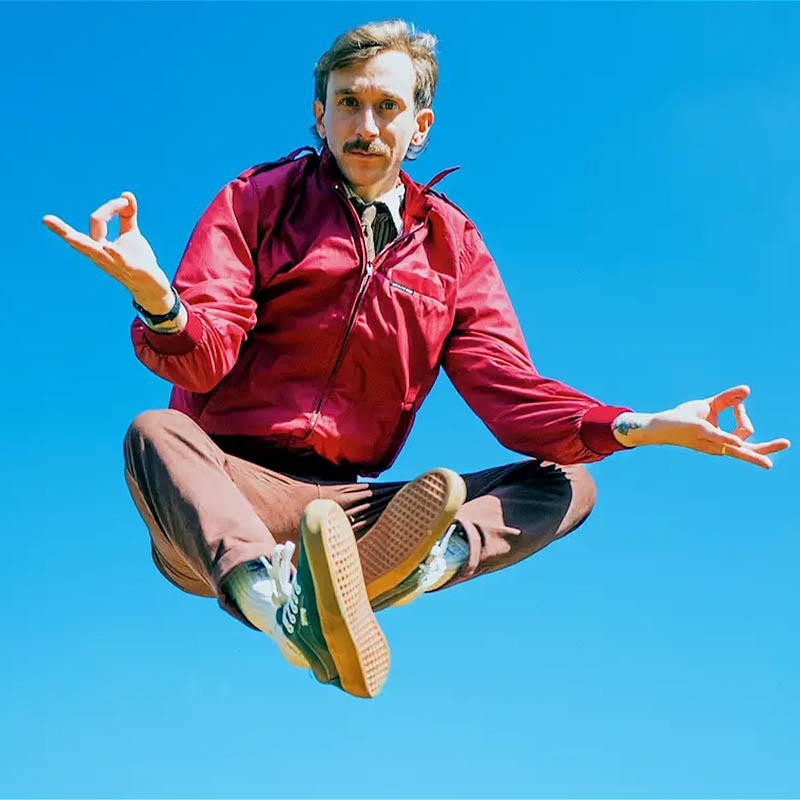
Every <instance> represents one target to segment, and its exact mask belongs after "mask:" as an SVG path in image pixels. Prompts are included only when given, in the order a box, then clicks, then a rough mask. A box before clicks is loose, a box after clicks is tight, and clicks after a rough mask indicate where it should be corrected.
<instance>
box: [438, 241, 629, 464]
mask: <svg viewBox="0 0 800 800" xmlns="http://www.w3.org/2000/svg"><path fill="white" fill-rule="evenodd" d="M459 272H460V275H459V289H458V306H457V308H456V315H455V321H454V325H453V330H452V332H451V334H450V337H449V339H448V342H447V347H446V351H445V357H444V368H445V371H446V372H447V375H448V376H449V378H450V380H451V381H452V382H453V385H454V386H455V388H456V389H457V391H458V393H459V394H460V395H461V396H462V397H463V398H464V400H465V401H466V402H467V404H468V405H469V407H470V408H471V409H472V410H473V411H474V412H475V413H476V414H477V415H478V416H479V417H480V418H481V419H482V420H483V422H484V423H485V424H486V426H487V427H488V428H489V430H490V431H491V432H492V433H493V434H494V435H495V436H496V437H497V439H498V441H499V442H500V443H501V444H502V445H504V446H505V447H508V448H509V449H511V450H516V451H517V452H519V453H522V454H523V455H527V456H531V457H533V458H541V459H544V460H545V461H554V462H556V463H558V464H579V463H584V462H589V461H599V460H600V459H601V458H603V457H604V456H607V455H610V454H611V453H613V452H615V451H616V450H624V449H626V448H625V446H624V445H622V444H620V443H619V442H618V441H617V440H616V439H615V438H614V434H613V432H612V430H611V424H612V422H613V421H614V419H615V418H616V417H617V415H618V414H621V413H622V412H623V411H630V409H629V408H625V407H622V406H606V405H603V404H601V403H600V402H598V401H597V400H594V399H593V398H591V397H589V396H588V395H585V394H583V393H581V392H579V391H577V390H576V389H572V388H570V387H569V386H566V385H565V384H563V383H560V382H559V381H556V380H553V379H551V378H545V377H543V376H541V375H539V373H538V372H537V371H536V368H535V367H534V366H533V363H532V361H531V357H530V355H529V353H528V350H527V347H526V346H525V341H524V339H523V336H522V331H521V330H520V327H519V322H518V321H517V318H516V315H515V314H514V310H513V308H512V307H511V302H510V300H509V298H508V294H507V293H506V290H505V287H504V286H503V282H502V280H501V278H500V274H499V273H498V271H497V266H496V265H495V263H494V261H493V260H492V257H491V256H490V255H489V252H488V250H487V249H486V246H485V245H484V243H483V240H482V239H481V237H480V235H479V234H478V232H477V230H476V229H475V228H474V227H472V226H470V227H468V229H467V231H466V233H465V241H464V249H463V252H462V259H461V265H460V270H459Z"/></svg>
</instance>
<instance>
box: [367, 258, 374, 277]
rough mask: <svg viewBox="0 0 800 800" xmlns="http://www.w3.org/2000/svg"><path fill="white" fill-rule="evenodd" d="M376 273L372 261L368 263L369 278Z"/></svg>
mask: <svg viewBox="0 0 800 800" xmlns="http://www.w3.org/2000/svg"><path fill="white" fill-rule="evenodd" d="M374 271H375V268H374V267H373V266H372V262H371V261H367V277H368V278H369V277H371V276H372V273H373V272H374Z"/></svg>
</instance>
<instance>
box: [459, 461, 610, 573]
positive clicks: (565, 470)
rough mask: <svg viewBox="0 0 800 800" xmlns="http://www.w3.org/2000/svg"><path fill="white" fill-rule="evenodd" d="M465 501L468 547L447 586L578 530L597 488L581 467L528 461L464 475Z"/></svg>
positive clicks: (518, 558) (504, 564)
mask: <svg viewBox="0 0 800 800" xmlns="http://www.w3.org/2000/svg"><path fill="white" fill-rule="evenodd" d="M464 480H465V482H466V484H467V499H466V502H465V503H464V505H462V506H461V508H460V509H459V511H458V513H457V514H456V519H457V520H458V521H459V522H460V523H461V525H462V527H463V528H464V531H465V532H466V535H467V539H468V541H469V546H470V554H469V559H468V561H467V564H466V565H465V566H464V568H462V569H461V571H460V572H459V573H458V574H457V575H456V576H455V578H453V580H451V581H450V582H449V583H448V584H447V586H453V585H455V584H456V583H460V582H461V581H465V580H468V579H470V578H475V577H477V576H479V575H483V574H486V573H488V572H494V571H495V570H497V569H502V568H503V567H508V566H510V565H512V564H515V563H517V562H518V561H521V560H522V559H524V558H527V557H528V556H530V555H533V554H534V553H536V552H538V551H539V550H541V549H542V548H543V547H546V546H547V545H548V544H550V542H552V541H554V540H555V539H559V538H561V537H562V536H565V535H566V534H568V533H570V532H571V531H573V530H575V529H576V528H577V527H578V526H580V525H581V524H582V523H583V522H584V521H585V520H586V518H587V517H588V516H589V514H590V513H591V511H592V508H593V507H594V502H595V498H596V489H595V485H594V481H593V480H592V478H591V476H590V475H589V473H588V472H587V471H586V469H585V468H584V467H582V466H580V465H572V466H560V465H558V464H553V463H550V462H544V461H539V460H535V459H534V460H527V461H521V462H518V463H514V464H506V465H504V466H502V467H494V468H492V469H487V470H482V471H480V472H474V473H470V474H468V475H464Z"/></svg>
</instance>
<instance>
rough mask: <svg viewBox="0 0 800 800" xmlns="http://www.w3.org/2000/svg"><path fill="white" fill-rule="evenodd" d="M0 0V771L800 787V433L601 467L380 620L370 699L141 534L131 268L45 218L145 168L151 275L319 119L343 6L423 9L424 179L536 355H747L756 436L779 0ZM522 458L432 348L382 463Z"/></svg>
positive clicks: (790, 424) (792, 340) (785, 276)
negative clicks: (287, 658) (237, 613)
mask: <svg viewBox="0 0 800 800" xmlns="http://www.w3.org/2000/svg"><path fill="white" fill-rule="evenodd" d="M0 14H2V18H3V24H2V25H0V37H2V38H1V43H2V47H0V63H1V64H2V67H3V74H5V75H6V76H7V77H6V79H5V80H4V81H3V85H2V88H0V102H2V107H3V108H4V110H5V114H4V123H3V125H2V126H0V141H1V142H2V147H0V159H2V173H3V176H4V183H5V191H4V192H3V193H2V195H0V212H2V219H3V223H4V224H3V231H4V235H3V236H2V238H1V239H0V247H2V263H3V265H4V269H5V285H4V289H5V290H6V291H5V293H4V318H5V320H6V335H5V336H4V337H2V344H1V345H0V347H2V349H3V353H2V355H3V359H4V363H6V364H7V368H6V370H5V371H4V373H3V381H4V383H3V391H2V395H0V403H2V407H1V408H0V413H2V418H3V419H4V420H5V430H4V437H3V438H4V448H3V452H4V454H5V457H4V459H3V462H2V464H3V467H2V469H3V476H2V478H3V480H2V482H3V485H4V487H5V488H6V490H7V492H6V494H5V497H6V500H5V501H4V502H3V507H4V516H5V520H4V524H3V528H4V532H5V537H4V538H5V542H4V561H5V568H4V570H3V573H4V591H5V597H6V602H5V603H4V605H3V612H2V618H3V640H4V648H3V649H4V651H5V653H6V656H5V657H4V658H3V660H2V667H0V678H1V679H2V685H3V701H2V703H0V722H2V728H3V731H4V734H5V735H4V736H3V737H2V739H3V741H2V743H0V776H1V777H0V794H2V795H3V796H18V797H42V796H63V797H139V796H159V797H220V796H223V797H257V796H268V797H294V796H297V797H318V796H327V797H367V796H371V797H553V798H555V797H574V796H584V797H608V796H616V797H720V796H737V797H748V796H750V797H752V796H760V797H796V796H798V795H800V748H799V747H798V742H799V741H800V736H798V722H797V720H798V719H800V691H798V685H797V674H798V660H799V656H800V651H798V644H797V641H798V637H797V632H798V611H800V607H799V606H800V604H799V603H798V595H797V562H798V557H800V545H798V536H797V534H798V523H797V515H796V510H795V507H794V505H793V503H794V502H795V501H793V500H792V499H791V498H792V497H796V487H797V485H798V470H797V466H796V464H797V454H796V452H795V451H793V450H789V451H787V452H785V453H778V454H776V455H775V456H774V457H773V460H774V462H775V467H774V469H773V470H772V471H770V472H767V471H764V470H760V469H758V468H756V467H753V466H750V465H747V464H744V463H741V462H738V461H734V460H732V459H720V458H712V457H708V456H702V455H700V454H697V453H692V452H688V451H682V450H678V449H676V448H667V447H658V448H645V449H641V450H638V451H635V452H631V453H621V454H619V455H615V456H612V457H611V458H609V459H607V460H605V461H603V462H601V463H599V464H596V465H593V466H592V467H591V472H592V475H593V477H594V478H595V481H596V482H597V484H598V489H599V495H598V503H597V507H596V509H595V511H594V513H593V514H592V516H591V517H590V519H589V520H588V521H587V522H586V524H584V525H583V527H582V528H581V529H580V530H579V531H577V532H575V533H574V534H572V535H571V536H569V537H567V538H566V539H563V540H561V541H559V542H557V543H556V544H554V545H553V546H551V547H549V548H547V549H546V550H545V551H543V552H541V553H539V554H537V555H536V556H534V557H533V558H531V559H529V560H527V561H526V562H523V563H522V564H521V565H518V566H516V567H514V568H512V569H509V570H506V571H503V572H500V573H496V574H494V575H491V576H487V577H485V578H482V579H480V580H476V581H473V582H471V583H468V584H464V585H462V586H460V587H458V588H455V589H453V590H452V591H447V592H441V593H438V594H437V595H435V596H431V597H426V598H423V599H422V600H421V601H419V602H417V603H416V604H414V605H412V606H409V607H407V608H401V609H393V610H390V611H387V612H385V613H384V614H382V615H381V616H380V621H381V624H382V626H383V628H384V630H385V632H386V634H387V636H388V638H389V641H390V643H391V646H392V654H393V668H392V672H391V674H390V677H389V680H388V682H387V684H386V686H385V689H384V691H383V693H382V694H381V696H380V697H379V698H378V699H376V700H375V701H370V702H365V701H357V700H354V699H352V698H349V697H348V696H346V695H344V694H343V693H341V692H337V691H334V690H332V689H330V688H328V687H323V686H319V685H318V684H316V683H315V682H314V681H313V679H312V678H310V677H309V676H308V675H307V674H304V673H302V672H301V671H299V670H293V669H292V668H290V667H289V666H287V665H286V664H285V663H284V662H283V661H282V660H281V659H280V657H279V656H278V654H277V652H276V650H275V648H274V646H273V645H272V644H271V642H270V641H269V640H267V639H266V638H265V637H263V636H260V635H258V634H255V633H253V632H252V631H250V630H247V629H245V628H244V627H243V626H240V625H238V624H237V623H236V622H235V621H233V620H232V619H230V618H229V617H228V616H227V615H225V614H224V613H223V612H222V611H220V610H219V609H218V608H217V607H216V605H215V603H214V602H213V601H210V600H203V599H200V598H196V597H191V596H189V595H185V594H183V593H181V592H180V591H178V590H177V589H175V588H174V587H172V586H171V585H170V584H168V583H167V582H166V581H165V580H164V579H163V578H162V577H161V576H160V575H159V573H158V572H157V571H156V569H155V568H154V567H153V565H152V563H151V561H150V556H149V542H148V538H147V533H146V530H145V528H144V525H143V523H142V522H141V520H140V519H139V517H138V515H137V513H136V511H135V509H134V507H133V504H132V503H131V501H130V499H129V496H128V494H127V489H126V487H125V484H124V481H123V476H122V437H123V435H124V432H125V430H126V428H127V426H128V424H129V422H130V420H131V419H132V418H133V417H134V416H135V415H136V414H137V413H138V412H139V411H142V410H144V409H147V408H158V407H163V406H164V405H165V404H166V402H167V397H168V387H167V386H166V385H165V384H164V383H162V382H161V381H160V380H159V379H157V378H156V377H155V376H153V375H151V374H149V373H148V372H147V371H146V370H145V369H144V367H142V366H141V365H140V364H139V363H138V362H137V361H136V359H135V357H134V355H133V351H132V348H131V346H130V341H129V335H128V326H129V323H130V321H131V318H132V308H131V306H130V301H129V298H128V296H127V294H126V293H125V291H124V290H123V289H122V288H121V287H119V286H118V285H116V284H115V283H114V282H113V281H111V279H109V278H108V277H107V276H105V275H104V274H102V273H101V272H100V271H99V270H98V269H97V268H96V267H94V265H92V264H91V263H90V262H88V261H87V260H85V259H83V258H82V257H81V256H79V255H78V254H77V253H74V252H72V251H71V250H69V248H68V247H67V246H66V245H64V244H63V243H61V242H60V241H59V240H58V239H57V238H56V237H55V236H54V235H53V234H52V233H50V232H49V231H47V230H46V229H45V228H44V227H43V226H42V225H41V222H40V219H41V217H42V216H43V215H44V214H46V213H54V214H57V215H59V216H61V217H62V218H63V219H65V220H66V221H68V222H70V223H71V224H73V225H75V226H76V227H80V228H82V229H83V230H86V229H87V228H88V215H89V214H90V213H91V212H92V211H93V210H94V209H95V208H96V207H97V206H99V205H100V204H101V203H102V202H104V201H105V200H107V199H109V198H111V197H114V196H117V195H118V194H119V193H120V192H121V191H123V190H125V189H130V190H132V191H134V192H135V193H136V195H137V198H138V200H139V205H140V224H141V228H142V231H143V232H144V234H145V235H146V236H147V238H148V240H149V241H150V243H151V244H152V246H153V248H154V250H155V252H156V253H157V255H158V258H159V261H160V263H161V264H162V265H164V267H165V269H166V270H167V272H168V273H169V274H172V271H173V270H174V268H175V266H176V265H177V262H178V260H179V258H180V255H181V253H182V251H183V248H184V246H185V244H186V240H187V238H188V236H189V233H190V231H191V229H192V227H193V225H194V223H195V221H196V220H197V217H198V216H199V215H200V213H201V212H202V210H203V209H204V208H205V206H206V205H207V204H208V202H209V201H210V199H211V198H212V197H213V195H214V194H215V193H216V191H217V190H218V189H219V188H220V187H221V186H222V185H223V184H224V183H225V182H227V181H228V180H230V179H231V178H232V177H234V176H235V175H236V174H238V173H239V172H241V171H242V170H244V169H245V168H247V167H248V166H250V165H252V164H256V163H259V162H263V161H267V160H271V159H274V158H277V157H279V156H281V155H283V154H285V153H288V152H289V151H291V150H293V149H295V148H296V147H299V146H301V145H303V144H307V143H308V139H309V136H308V133H307V131H308V126H309V124H310V122H311V116H310V105H311V100H312V70H313V66H314V63H315V60H316V58H317V57H318V56H319V55H320V54H321V53H322V52H323V51H324V50H325V49H326V48H327V47H328V46H329V44H330V43H331V41H332V40H333V38H334V37H335V35H336V34H338V33H339V32H341V31H342V30H344V29H346V28H348V27H350V26H351V25H353V24H357V23H359V22H363V21H366V20H368V19H380V18H384V17H389V16H401V17H404V18H406V19H409V20H412V21H414V22H415V23H416V24H417V26H418V27H420V28H423V29H428V30H431V31H432V32H434V33H435V34H436V35H437V36H438V37H439V40H440V47H439V53H440V65H441V79H440V84H439V90H438V94H437V97H436V100H435V104H434V109H435V111H436V114H437V118H436V124H435V126H434V129H433V135H432V139H431V143H430V146H429V148H428V151H427V152H426V153H425V154H424V155H423V156H422V157H421V158H420V159H419V160H418V161H417V162H416V163H415V164H414V165H413V166H412V167H411V168H410V173H411V174H412V176H413V177H414V178H416V179H418V180H421V181H426V180H427V179H428V178H429V177H431V176H432V175H433V174H435V173H436V172H438V171H439V170H440V169H443V168H445V167H447V166H451V165H454V164H460V165H461V170H459V171H458V172H456V173H455V174H453V175H451V176H449V177H448V178H447V179H446V181H445V182H444V183H443V184H441V188H442V189H443V190H444V191H445V192H446V193H447V195H448V196H449V197H451V198H452V199H453V200H454V201H455V202H456V203H458V205H459V206H461V207H462V208H464V209H465V210H466V211H467V212H468V213H469V215H470V216H471V217H472V219H473V220H474V221H475V222H476V223H477V225H478V226H479V228H480V230H481V232H482V234H483V236H484V239H485V241H486V242H487V244H488V246H489V248H490V250H491V251H492V253H493V255H494V256H495V258H496V260H497V262H498V264H499V266H500V269H501V272H502V274H503V276H504V278H505V281H506V284H507V287H508V289H509V293H510V294H511V297H512V300H513V301H514V304H515V308H516V311H517V314H518V316H519V318H520V321H521V324H522V326H523V329H524V332H525V335H526V337H527V340H528V343H529V346H530V349H531V351H532V354H533V357H534V362H535V363H536V365H537V367H538V368H539V370H540V371H541V372H543V373H545V374H548V375H552V376H555V377H558V378H560V379H561V380H563V381H565V382H567V383H570V384H571V385H574V386H576V387H577V388H579V389H581V390H583V391H585V392H587V393H589V394H591V395H593V396H595V397H598V398H601V399H602V400H604V401H605V402H608V403H611V404H623V405H629V406H631V407H633V408H635V409H637V410H641V411H656V410H660V409H664V408H668V407H671V406H673V405H675V404H677V403H679V402H682V401H685V400H690V399H695V398H699V397H705V396H709V395H711V394H713V393H715V392H717V391H720V390H722V389H724V388H727V387H728V386H733V385H736V384H738V383H748V384H749V385H750V386H751V387H752V396H751V398H750V400H749V402H748V410H749V412H750V416H751V418H752V420H753V422H754V424H755V427H756V436H755V438H756V439H763V440H766V439H771V438H776V437H779V436H787V437H789V438H790V439H794V440H795V441H798V440H800V436H798V430H797V427H798V426H797V421H796V420H797V417H796V410H795V407H796V403H797V395H798V390H799V389H800V382H799V381H798V367H800V363H799V361H800V359H799V358H798V351H797V346H796V343H797V325H796V319H797V316H796V308H795V303H796V301H795V298H796V296H797V294H798V290H799V289H800V281H798V277H797V264H798V254H799V253H800V225H798V222H800V180H798V179H799V178H800V156H799V155H798V154H799V153H800V150H798V140H799V137H798V133H800V103H799V102H798V92H797V87H798V85H800V49H798V48H797V46H796V43H797V40H798V35H799V34H800V6H798V5H796V4H766V3H765V4H722V3H720V4H708V5H706V4H675V5H673V4H647V5H644V4H642V5H640V4H634V3H630V4H628V3H623V4H618V5H606V4H592V5H585V4H578V3H575V4H561V5H551V4H523V3H519V4H501V3H494V4H492V5H484V4H460V3H442V4H439V3H425V4H414V3H370V4H352V3H325V4H320V5H316V4H297V5H288V4H259V3H252V4H234V3H230V4H215V3H207V4H191V3H185V4H184V3H175V4H172V3H163V4H155V3H154V4H149V3H143V4H135V5H134V4H123V3H119V4H117V3H114V4H100V3H97V4H95V3H88V4H66V3H65V4H34V3H31V4H9V3H7V4H4V5H3V6H2V7H0ZM726 422H727V423H728V425H729V427H732V424H731V423H732V419H730V418H728V419H727V420H726ZM513 459H514V455H513V454H512V453H510V452H508V451H506V450H504V449H503V448H501V447H500V446H499V445H498V444H497V443H496V442H495V441H494V440H493V439H492V437H491V435H490V434H489V433H488V432H487V431H486V429H485V428H484V427H483V425H482V423H481V422H480V421H479V420H478V419H476V418H475V417H474V416H472V414H471V412H470V411H469V410H468V409H467V407H466V406H465V405H464V404H463V402H462V401H461V400H460V399H459V398H458V396H457V395H456V393H455V392H454V390H453V389H452V387H451V386H450V385H449V384H448V383H447V381H446V378H444V377H442V378H441V380H440V381H439V383H437V385H436V387H435V389H434V391H433V393H432V394H431V396H430V397H429V398H428V400H427V401H426V404H425V405H424V407H423V409H422V411H421V413H420V415H419V417H418V422H417V425H416V428H415V429H414V432H413V434H412V436H411V437H410V439H409V441H408V443H407V445H406V448H405V450H404V451H403V453H402V454H401V456H400V458H399V459H398V461H397V463H396V465H395V466H394V467H393V468H392V470H391V471H389V472H387V473H385V474H384V477H386V478H389V479H395V478H397V479H399V478H402V477H408V478H410V477H413V476H414V475H415V474H418V473H419V472H421V471H423V470H424V469H426V468H428V467H431V466H435V465H438V464H444V465H447V466H451V467H454V468H456V469H459V470H462V471H469V470H475V469H481V468H484V467H488V466H491V465H493V464H498V463H504V462H506V461H509V460H513ZM792 576H794V578H793V577H792ZM793 587H794V588H793Z"/></svg>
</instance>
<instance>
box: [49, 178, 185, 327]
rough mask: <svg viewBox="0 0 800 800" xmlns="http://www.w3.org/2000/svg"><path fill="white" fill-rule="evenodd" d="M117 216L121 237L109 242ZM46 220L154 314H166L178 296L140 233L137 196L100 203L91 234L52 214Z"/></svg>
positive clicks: (123, 196)
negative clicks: (114, 219) (113, 221)
mask: <svg viewBox="0 0 800 800" xmlns="http://www.w3.org/2000/svg"><path fill="white" fill-rule="evenodd" d="M115 215H119V237H118V238H117V240H116V241H114V242H109V241H108V240H107V239H106V233H107V231H108V223H109V222H110V221H111V219H112V218H113V217H114V216H115ZM42 222H43V223H44V224H45V225H46V226H47V227H48V228H49V229H50V230H51V231H53V233H57V234H58V235H59V236H60V237H61V238H62V239H63V240H64V241H65V242H66V243H67V244H68V245H70V246H71V247H74V248H75V249H76V250H77V251H78V252H79V253H83V255H85V256H86V257H87V258H88V259H89V260H90V261H93V262H94V263H95V264H97V266H98V267H100V269H102V270H103V271H104V272H107V273H108V274H109V275H110V276H111V277H112V278H115V279H116V280H118V281H119V282H120V283H121V284H122V285H123V286H124V287H125V288H126V289H128V291H129V292H130V293H131V294H132V295H133V299H134V300H135V301H136V302H137V303H138V304H139V305H140V306H141V307H142V308H144V309H145V310H147V311H149V312H150V313H151V314H166V313H167V312H168V311H169V310H170V308H171V307H172V305H173V303H174V301H175V296H174V294H173V291H172V287H171V286H170V282H169V279H168V278H167V276H166V275H165V274H164V271H163V270H162V269H161V267H159V266H158V261H157V260H156V256H155V253H154V252H153V250H152V248H151V247H150V245H149V243H148V241H147V239H145V238H144V236H142V234H141V233H140V232H139V226H138V224H137V221H136V198H135V197H134V196H133V193H132V192H123V193H122V194H121V195H120V196H119V197H117V198H115V199H114V200H109V201H108V202H107V203H105V204H103V205H102V206H100V208H98V209H97V211H95V212H94V213H93V214H92V215H91V216H90V217H89V235H88V236H87V235H86V234H84V233H81V232H80V231H76V230H75V229H74V228H72V227H70V226H69V225H67V223H66V222H63V221H62V220H60V219H59V218H58V217H56V216H54V215H52V214H47V215H46V216H44V217H42Z"/></svg>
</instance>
